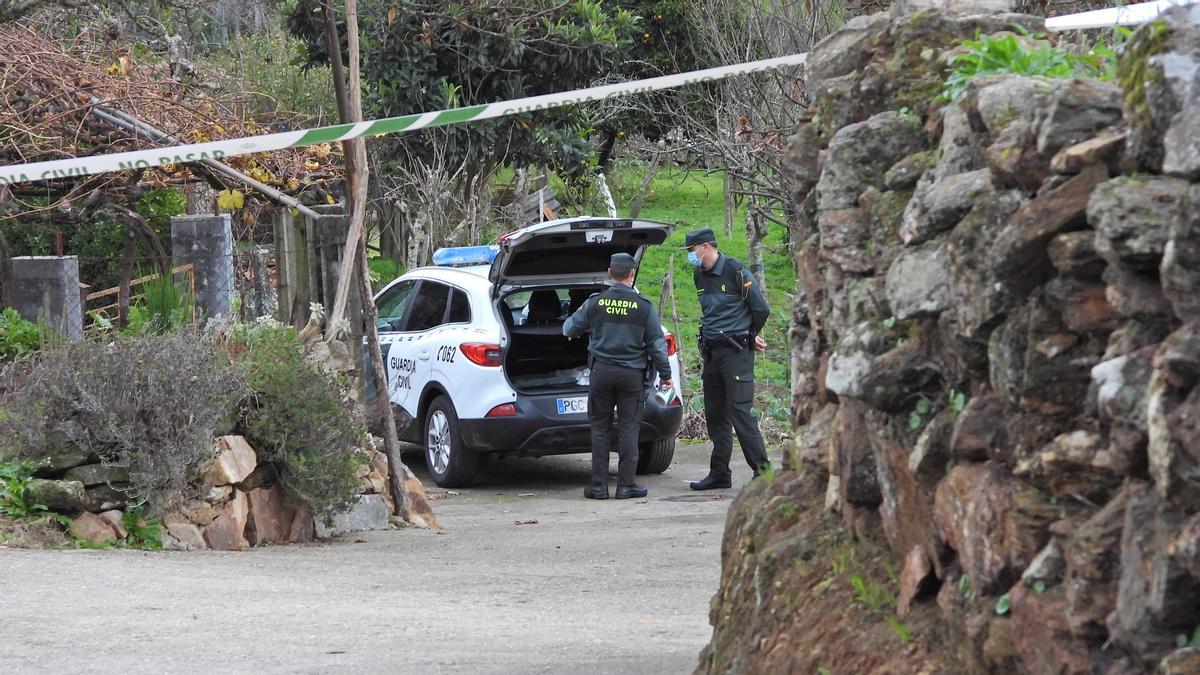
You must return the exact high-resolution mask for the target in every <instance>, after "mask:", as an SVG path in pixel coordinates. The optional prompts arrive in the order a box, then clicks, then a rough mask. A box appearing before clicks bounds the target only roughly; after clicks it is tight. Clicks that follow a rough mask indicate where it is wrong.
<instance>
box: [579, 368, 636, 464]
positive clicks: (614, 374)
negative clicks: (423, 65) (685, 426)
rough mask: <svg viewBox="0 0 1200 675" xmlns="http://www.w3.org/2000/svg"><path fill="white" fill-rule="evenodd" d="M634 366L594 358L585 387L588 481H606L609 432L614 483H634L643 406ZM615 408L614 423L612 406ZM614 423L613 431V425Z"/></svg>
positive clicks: (609, 448) (609, 450)
mask: <svg viewBox="0 0 1200 675" xmlns="http://www.w3.org/2000/svg"><path fill="white" fill-rule="evenodd" d="M644 375H645V373H644V371H642V370H638V369H634V368H625V367H623V366H617V365H613V364H611V363H604V362H602V361H594V362H593V363H592V375H591V385H590V386H589V388H588V418H589V419H590V420H591V422H592V482H593V483H605V484H607V483H608V454H609V452H611V451H612V447H613V446H612V443H613V436H614V435H615V436H616V446H617V457H618V460H617V462H618V463H617V475H618V478H617V485H618V486H629V485H634V484H635V483H634V481H635V476H636V475H637V462H638V431H639V430H640V429H641V426H642V409H643V408H645V406H646V400H645V392H644V391H643V390H642V381H643V377H644ZM614 409H615V410H616V417H615V421H616V424H615V425H614V416H613V410H614ZM614 426H615V427H616V430H615V433H614V429H613V427H614Z"/></svg>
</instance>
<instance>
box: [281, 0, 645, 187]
mask: <svg viewBox="0 0 1200 675" xmlns="http://www.w3.org/2000/svg"><path fill="white" fill-rule="evenodd" d="M359 14H360V30H361V36H362V37H361V39H362V46H363V54H362V60H363V64H362V72H363V80H364V81H363V91H364V95H363V104H364V108H366V114H367V115H368V116H393V115H403V114H409V113H415V112H427V111H431V110H441V109H446V108H453V107H459V106H468V105H477V104H481V103H489V102H493V101H500V100H506V99H512V98H519V97H523V96H536V95H540V94H548V93H553V92H559V91H567V90H570V89H574V88H579V87H584V86H587V85H589V84H592V83H593V82H594V81H595V80H596V79H597V78H598V77H600V76H602V75H603V74H605V73H609V72H613V71H615V70H617V69H618V67H619V65H620V64H621V62H622V61H623V60H624V59H626V58H627V56H628V53H629V51H630V49H631V47H632V45H633V36H634V35H635V34H636V31H637V29H638V25H639V20H638V18H637V17H636V16H635V15H634V14H633V13H632V12H630V11H628V10H625V9H622V8H620V7H616V6H608V7H606V6H605V5H604V4H603V3H602V2H599V1H597V0H580V1H578V2H572V3H563V2H555V1H553V0H519V1H517V2H513V1H512V0H468V1H466V2H459V1H449V0H427V1H424V2H406V3H394V2H390V1H388V0H366V1H365V2H361V3H359ZM287 22H288V27H289V29H290V30H291V31H292V33H293V34H295V35H296V36H298V37H299V38H301V41H302V44H303V49H304V57H305V58H306V59H307V62H308V63H309V64H324V63H327V62H328V61H329V55H328V54H327V52H326V48H325V42H324V40H323V37H322V20H321V12H320V3H319V2H318V1H317V0H299V1H298V2H296V3H295V5H294V6H293V7H292V8H291V9H290V12H289V14H288V18H287ZM343 32H344V31H343ZM590 132H591V129H589V128H586V126H585V125H584V124H582V123H581V118H580V117H579V116H578V114H577V112H576V111H573V110H570V109H557V110H550V111H540V112H535V113H530V114H522V115H514V116H511V117H506V118H503V119H499V120H493V121H485V122H478V123H473V124H470V125H464V126H459V127H453V128H451V129H448V130H445V131H444V132H443V134H444V135H443V134H429V133H426V132H422V133H416V134H406V135H401V136H398V137H395V138H394V139H389V140H387V141H384V142H385V143H386V144H387V148H386V149H385V150H384V156H385V157H387V158H388V159H389V160H390V161H393V162H403V161H405V159H406V158H407V157H410V156H415V157H419V158H428V157H429V156H431V155H433V154H434V153H437V152H446V153H447V157H446V160H447V161H448V162H449V163H452V164H457V163H461V162H462V161H463V160H464V159H465V158H467V157H468V156H470V157H471V158H472V163H473V164H475V165H476V167H475V170H474V173H487V172H488V171H489V170H491V169H492V168H494V167H496V166H498V165H500V164H510V165H514V166H526V165H530V164H544V165H548V166H551V167H554V168H556V169H557V170H559V171H560V172H561V174H562V175H564V176H565V177H568V178H570V177H574V176H581V175H583V174H584V173H586V171H587V168H588V164H589V162H590V161H592V156H593V148H592V145H591V141H590V139H589V136H590ZM435 144H437V145H439V146H443V144H444V146H443V147H444V149H443V147H439V148H435V147H433V146H434V145H435Z"/></svg>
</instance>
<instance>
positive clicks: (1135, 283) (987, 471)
mask: <svg viewBox="0 0 1200 675" xmlns="http://www.w3.org/2000/svg"><path fill="white" fill-rule="evenodd" d="M934 4H936V3H934ZM1190 11H1191V14H1192V16H1188V12H1189V11H1188V10H1173V13H1172V14H1171V15H1169V18H1168V20H1167V21H1160V22H1156V23H1154V24H1151V25H1148V26H1144V27H1142V28H1140V29H1139V30H1138V31H1137V33H1136V34H1135V37H1134V38H1133V40H1132V41H1131V42H1130V43H1129V44H1128V45H1127V47H1126V51H1125V53H1124V55H1123V56H1122V58H1121V64H1120V76H1119V77H1118V78H1117V79H1118V80H1119V81H1118V82H1112V83H1105V82H1100V81H1093V80H1053V81H1050V80H1039V79H1032V78H1026V77H1019V76H1000V77H991V78H987V79H981V80H977V81H974V82H973V83H972V84H971V85H970V87H969V89H968V91H967V92H966V93H965V94H964V95H963V96H961V97H960V98H959V100H957V101H954V102H952V103H950V104H947V105H944V106H941V107H939V106H938V105H936V104H935V105H931V104H930V101H932V100H933V98H934V95H935V94H936V93H937V91H938V89H939V88H940V86H941V81H942V78H943V76H944V74H945V64H946V59H947V57H948V56H949V54H950V53H952V51H951V50H952V49H953V48H954V47H955V46H956V45H958V44H960V43H961V41H962V39H964V38H971V37H973V36H974V35H975V33H976V31H980V32H984V33H993V32H998V31H1003V30H1008V29H1009V27H1010V26H1011V25H1012V24H1013V23H1020V24H1021V25H1023V26H1024V27H1026V28H1028V29H1030V30H1032V31H1037V30H1039V29H1040V27H1041V20H1040V19H1037V18H1034V17H1028V16H1020V15H990V16H975V17H962V16H956V15H952V14H947V13H943V12H940V11H925V12H919V13H917V14H914V15H905V16H898V15H876V16H869V17H859V18H856V19H854V20H852V21H850V22H849V23H848V24H847V25H846V26H845V27H844V28H843V30H841V31H840V32H839V33H837V34H835V35H833V36H831V37H829V38H828V39H826V40H825V41H824V42H822V43H821V44H820V45H819V46H818V47H817V48H816V49H815V50H814V52H813V53H812V54H811V56H810V61H809V73H808V85H807V86H808V93H809V95H810V99H811V100H812V105H811V108H810V115H811V122H810V123H809V124H807V125H804V126H803V127H802V128H800V129H799V130H798V132H797V134H796V136H795V138H794V140H793V143H792V146H791V148H790V151H789V153H790V162H789V165H790V167H791V171H792V173H793V174H794V176H795V185H796V187H795V193H794V194H795V198H796V200H797V201H798V203H799V204H800V212H801V214H802V215H801V219H800V220H801V222H800V223H799V227H798V228H797V231H795V232H794V233H793V237H792V241H796V242H802V243H801V244H800V245H799V246H798V248H797V249H796V251H795V260H796V268H797V272H798V277H799V279H800V280H801V285H802V288H801V289H800V292H799V293H798V300H797V302H796V305H795V312H794V321H793V326H792V342H793V391H794V413H795V423H796V427H797V428H796V433H795V439H796V441H795V443H794V445H793V447H791V448H790V449H788V450H787V451H786V452H785V455H786V457H785V459H784V470H785V474H784V475H788V476H790V475H791V473H790V472H792V471H795V472H796V473H797V474H799V475H802V476H803V477H804V480H805V481H813V482H816V483H817V484H818V485H821V486H824V490H820V491H821V492H824V494H826V499H825V506H826V508H827V509H828V510H829V511H831V512H833V513H835V514H837V517H838V518H840V519H841V521H842V523H843V524H844V527H845V528H847V529H848V530H849V531H851V532H853V533H854V534H855V535H857V536H859V537H861V538H868V539H874V540H878V541H881V542H883V543H885V544H886V546H887V547H888V548H889V550H890V552H891V556H892V557H893V560H894V561H895V564H896V568H897V569H903V573H902V574H901V576H900V597H899V603H898V605H899V609H900V610H904V612H907V611H908V610H909V608H910V607H912V606H913V605H914V604H915V605H918V606H920V605H928V606H932V604H933V603H936V605H937V607H938V608H939V611H940V613H941V616H942V621H943V622H944V625H945V627H946V632H947V634H950V635H954V636H956V640H957V641H958V642H959V643H961V644H964V645H966V649H965V654H966V655H967V656H965V657H964V658H966V661H965V663H966V664H968V669H975V670H986V671H993V672H996V671H1001V672H1035V673H1085V672H1096V673H1099V672H1143V671H1147V670H1153V669H1154V668H1156V667H1158V668H1161V669H1162V671H1163V672H1200V649H1195V648H1180V647H1179V646H1178V645H1177V642H1178V641H1181V640H1182V641H1183V642H1187V641H1188V640H1190V639H1191V638H1192V637H1193V635H1194V634H1195V632H1196V630H1197V626H1198V625H1200V513H1198V511H1200V387H1198V386H1197V383H1198V382H1200V313H1198V312H1197V309H1198V307H1197V305H1198V304H1200V300H1198V299H1197V298H1198V297H1200V295H1198V294H1197V292H1198V291H1200V255H1198V254H1200V183H1198V182H1197V181H1200V142H1198V141H1197V139H1200V81H1198V77H1200V76H1198V75H1197V73H1198V72H1200V8H1198V9H1193V10H1190ZM763 494H767V492H765V491H762V490H757V491H747V493H746V495H744V497H745V498H744V499H740V500H739V503H738V504H737V506H736V507H735V511H734V515H733V516H731V523H733V522H737V521H738V520H739V518H741V516H739V514H745V513H750V512H754V511H755V510H761V509H762V508H764V507H765V505H764V504H762V503H759V501H761V499H760V497H759V496H761V495H763ZM756 495H758V496H756ZM731 527H732V526H731ZM738 556H739V553H738V552H736V551H734V552H732V553H731V554H730V555H729V557H728V558H727V560H726V561H725V562H726V565H725V574H726V579H724V580H723V584H722V586H723V589H725V588H734V589H736V588H739V585H738V583H737V581H736V580H731V579H730V578H729V577H730V575H736V574H740V573H742V572H744V570H745V569H746V568H747V565H746V564H745V563H744V561H739V560H738V559H737V558H738ZM739 570H741V571H742V572H739ZM756 574H758V572H756ZM746 581H747V583H746V584H744V585H743V587H745V588H747V589H751V588H754V589H762V588H764V587H767V588H769V587H770V583H769V580H760V579H758V578H757V577H755V578H754V583H753V584H750V583H749V579H748V578H747V579H746ZM745 592H747V593H748V592H751V591H750V590H746V591H745ZM755 592H757V591H755ZM722 597H723V596H722ZM759 600H760V601H761V598H759ZM719 601H725V602H729V603H730V606H733V605H735V604H736V603H734V602H732V601H730V600H729V598H724V597H723V600H722V598H719ZM746 604H747V605H750V604H752V603H750V602H749V601H747V602H746ZM713 616H714V617H715V620H714V625H715V628H716V634H717V636H716V637H715V638H714V644H717V642H718V638H719V637H720V636H721V634H722V632H723V631H736V630H738V624H739V622H743V621H744V619H745V617H739V616H738V615H737V612H730V611H725V610H724V609H723V608H722V607H720V606H718V607H715V608H714V612H713ZM722 617H723V618H722ZM760 637H761V636H760ZM763 639H765V640H768V641H769V640H772V639H776V638H775V637H767V638H763ZM765 649H766V648H764V650H765ZM1189 669H1190V670H1189Z"/></svg>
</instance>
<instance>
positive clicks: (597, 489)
mask: <svg viewBox="0 0 1200 675" xmlns="http://www.w3.org/2000/svg"><path fill="white" fill-rule="evenodd" d="M620 495H621V491H620V490H617V496H618V497H620ZM583 496H584V497H587V498H588V499H608V483H592V484H591V485H589V486H587V487H585V488H584V489H583Z"/></svg>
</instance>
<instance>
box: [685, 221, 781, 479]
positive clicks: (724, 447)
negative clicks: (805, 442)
mask: <svg viewBox="0 0 1200 675" xmlns="http://www.w3.org/2000/svg"><path fill="white" fill-rule="evenodd" d="M684 248H686V249H687V251H688V262H690V263H691V264H692V266H693V267H694V268H695V271H694V272H693V275H692V278H693V279H694V281H695V282H696V293H697V295H698V296H699V298H700V310H701V317H700V354H701V356H702V357H703V359H704V374H703V377H702V379H703V383H704V418H705V421H706V422H707V424H708V436H709V439H710V440H712V444H713V449H712V457H711V459H710V460H709V469H708V475H707V476H705V477H704V478H703V479H701V480H698V481H696V482H694V483H691V488H692V489H693V490H714V489H718V488H728V487H731V486H732V485H733V474H732V473H731V471H730V469H729V459H730V457H731V456H732V455H733V433H732V432H733V431H736V432H737V437H738V444H739V445H741V446H742V454H743V455H744V456H745V457H746V462H747V463H748V464H749V465H750V468H751V469H753V470H754V475H755V476H758V475H759V474H760V473H761V472H762V471H763V470H764V469H765V468H767V467H768V466H769V462H768V459H767V451H766V448H765V446H764V445H763V439H762V434H761V433H760V432H759V430H758V420H757V419H756V418H755V417H754V413H753V411H752V410H751V404H752V402H753V400H754V352H755V351H762V350H764V349H766V346H767V343H766V341H764V340H763V339H762V338H761V337H759V336H758V333H759V331H761V330H762V327H763V325H765V324H766V323H767V317H768V316H770V314H771V309H770V307H768V306H767V300H766V298H764V297H763V294H762V291H761V290H760V289H759V288H758V284H757V283H756V281H755V279H754V275H753V274H750V272H749V271H748V270H746V269H745V267H744V266H743V265H742V264H741V263H740V262H738V261H737V260H734V259H733V258H730V257H729V256H727V255H725V254H724V253H721V252H720V251H718V250H717V237H716V235H714V234H713V231H712V230H711V229H708V228H704V229H700V230H693V231H691V232H688V233H687V237H686V238H685V240H684ZM731 427H732V430H731Z"/></svg>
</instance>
